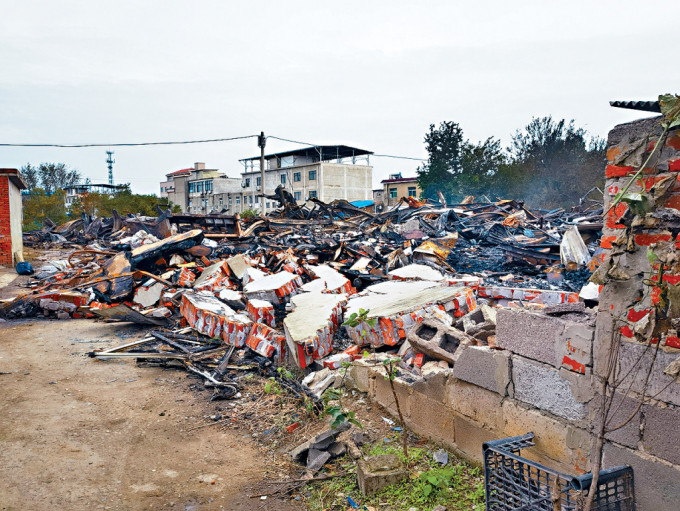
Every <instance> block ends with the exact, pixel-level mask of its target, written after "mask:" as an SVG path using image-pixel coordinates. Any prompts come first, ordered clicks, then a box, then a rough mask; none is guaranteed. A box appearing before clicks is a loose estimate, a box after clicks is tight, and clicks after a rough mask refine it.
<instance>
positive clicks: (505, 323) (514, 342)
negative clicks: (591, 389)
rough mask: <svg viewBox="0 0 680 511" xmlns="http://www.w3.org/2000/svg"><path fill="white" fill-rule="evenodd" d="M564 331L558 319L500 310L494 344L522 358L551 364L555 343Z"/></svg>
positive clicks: (553, 360) (553, 362) (531, 313)
mask: <svg viewBox="0 0 680 511" xmlns="http://www.w3.org/2000/svg"><path fill="white" fill-rule="evenodd" d="M564 329H565V322H564V321H562V320H561V319H558V318H554V317H551V316H545V315H543V314H537V313H534V312H528V311H523V310H513V309H500V310H499V311H498V316H497V324H496V344H497V346H498V347H499V348H503V349H506V350H509V351H511V352H512V353H516V354H518V355H521V356H523V357H526V358H531V359H533V360H538V361H539V362H543V363H546V364H551V365H555V359H556V355H555V340H556V339H558V338H560V336H561V335H562V334H563V332H564ZM561 363H562V361H561V360H560V365H561Z"/></svg>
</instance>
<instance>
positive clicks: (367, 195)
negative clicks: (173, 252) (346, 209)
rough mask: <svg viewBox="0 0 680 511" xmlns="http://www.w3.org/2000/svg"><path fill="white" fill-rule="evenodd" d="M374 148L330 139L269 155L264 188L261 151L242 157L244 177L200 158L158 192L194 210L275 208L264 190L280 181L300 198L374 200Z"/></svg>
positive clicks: (269, 190)
mask: <svg viewBox="0 0 680 511" xmlns="http://www.w3.org/2000/svg"><path fill="white" fill-rule="evenodd" d="M371 154H373V153H372V152H371V151H366V150H363V149H359V148H356V147H349V146H345V145H327V146H314V147H307V148H303V149H297V150H294V151H285V152H280V153H274V154H269V155H266V156H265V158H264V161H265V184H266V188H265V189H264V190H263V188H262V174H261V172H260V157H259V156H254V157H252V158H245V159H243V160H240V161H241V163H242V164H243V167H244V171H243V172H242V173H241V177H240V178H228V177H227V176H226V175H225V174H224V173H222V172H219V171H218V170H214V169H206V168H205V164H204V163H200V162H199V163H196V164H194V167H193V168H188V169H182V170H177V171H174V172H169V173H168V174H166V180H165V181H163V182H162V183H160V193H161V197H164V198H167V199H168V200H170V202H172V203H173V204H177V205H178V206H180V207H181V208H182V211H183V212H185V213H193V214H207V213H224V214H227V215H233V214H236V213H243V212H244V211H246V210H254V211H256V212H257V213H262V212H263V210H264V212H265V213H266V212H269V211H272V210H273V209H275V208H277V207H278V206H279V204H278V202H277V201H276V200H272V199H268V198H263V197H262V196H261V195H262V194H263V193H264V192H265V191H266V193H267V195H272V194H273V193H274V190H275V189H276V188H277V187H278V186H279V185H281V186H283V187H284V188H285V189H286V190H287V191H289V192H290V193H291V195H292V196H293V197H294V198H295V200H296V201H297V202H298V203H299V204H304V202H306V201H307V200H309V199H311V198H317V199H319V200H321V201H324V202H330V201H333V200H336V199H345V200H347V201H349V202H353V201H365V200H372V199H373V192H372V189H371V185H372V180H373V167H372V166H371V165H370V161H369V157H370V155H371Z"/></svg>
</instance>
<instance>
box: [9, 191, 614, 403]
mask: <svg viewBox="0 0 680 511" xmlns="http://www.w3.org/2000/svg"><path fill="white" fill-rule="evenodd" d="M272 198H276V199H277V200H279V202H280V203H281V207H280V208H279V209H278V210H276V211H275V212H273V213H272V214H270V215H269V216H267V217H260V218H256V219H250V220H245V219H240V218H238V216H235V217H228V216H224V215H187V214H181V215H173V214H171V213H170V212H169V211H159V216H158V217H157V218H149V217H135V216H128V217H126V218H122V217H120V216H119V215H117V214H114V216H113V217H112V218H97V217H95V218H90V217H85V216H84V217H83V218H80V219H76V220H72V221H70V222H68V223H66V224H64V225H62V226H55V225H54V224H53V223H52V222H50V221H46V222H45V226H44V227H43V229H42V230H40V231H32V232H28V233H26V234H25V242H26V243H27V244H28V245H33V246H39V247H40V246H42V247H48V246H50V247H53V246H55V245H56V246H60V247H63V248H74V249H75V250H74V251H73V252H71V253H70V254H69V255H68V256H67V257H66V258H65V259H63V260H49V261H47V263H46V264H45V265H43V266H41V267H39V268H37V271H36V274H35V275H34V276H33V277H32V278H31V279H30V280H29V283H28V286H29V288H30V290H29V291H28V292H27V293H26V294H23V295H21V296H19V297H17V298H15V299H13V300H8V301H6V302H5V303H3V304H2V305H1V306H0V314H1V315H2V316H4V317H9V318H12V317H25V316H36V315H37V316H46V317H57V318H68V317H99V318H105V319H106V320H121V321H132V322H135V323H140V324H145V325H149V326H150V327H153V330H152V331H151V332H150V333H149V336H148V337H146V338H144V339H143V340H142V341H138V342H135V343H131V344H128V345H125V346H121V347H119V348H116V349H114V350H108V351H106V352H98V353H95V354H94V356H96V357H99V358H102V357H104V358H110V357H113V356H128V357H136V358H144V359H163V360H166V361H167V360H174V361H175V362H177V361H179V363H181V364H183V365H184V366H185V367H186V368H187V369H188V370H190V371H192V372H195V373H197V374H200V375H201V376H202V377H203V378H204V379H205V380H206V382H207V383H209V384H210V385H213V386H217V387H220V388H222V389H224V388H227V387H230V386H232V387H234V389H233V390H234V393H235V392H236V391H235V386H233V385H231V383H230V381H229V378H228V376H227V374H228V373H227V372H226V368H227V367H229V364H230V361H234V360H236V361H237V363H238V364H246V365H247V364H248V363H252V364H254V365H257V366H262V365H263V364H265V365H268V366H271V367H276V366H285V365H289V366H293V367H295V366H296V367H298V368H300V369H307V371H309V370H315V371H319V370H321V369H323V370H324V371H326V373H323V374H324V375H325V376H324V377H323V378H317V380H318V381H316V380H314V381H310V382H308V384H305V385H303V387H304V390H300V392H303V393H304V392H307V393H308V394H309V395H311V396H314V397H317V398H318V397H319V396H320V392H323V389H324V388H326V387H327V386H328V385H330V384H331V383H330V382H333V381H334V378H333V377H332V371H333V370H335V369H338V368H339V367H341V366H342V365H343V363H347V362H351V361H352V360H354V359H357V358H360V357H361V356H362V353H363V352H364V351H365V350H379V351H397V350H398V354H399V356H400V358H401V368H402V369H403V370H407V371H410V372H412V373H413V374H414V375H415V376H417V375H421V374H422V372H423V369H424V368H427V365H426V364H428V362H429V363H431V364H430V365H432V364H439V365H441V364H446V365H452V364H454V363H455V361H456V359H457V357H458V356H459V354H460V352H461V350H463V349H465V347H466V346H469V345H484V346H485V345H489V346H491V347H493V346H494V343H495V316H496V314H495V311H496V309H495V308H494V306H497V305H502V306H508V305H513V304H521V303H526V302H530V303H533V304H538V305H542V306H552V305H558V304H563V303H572V302H578V301H579V292H580V291H581V288H582V287H583V284H584V281H585V277H587V276H588V275H589V274H590V271H591V270H592V269H594V268H596V267H597V265H598V261H599V260H600V256H599V254H598V247H597V240H598V237H599V231H600V229H601V223H600V222H599V218H600V214H601V208H598V207H597V206H595V207H592V208H586V207H585V206H584V207H581V208H575V209H574V211H572V212H565V211H563V210H554V211H530V210H528V209H527V208H525V207H524V205H523V204H521V203H519V202H516V201H507V200H504V201H499V202H493V203H492V202H482V203H480V202H474V200H473V198H469V200H466V201H464V203H462V204H456V205H453V206H446V205H442V204H433V203H428V202H420V201H416V200H414V199H413V198H409V199H404V200H402V201H401V202H400V203H399V204H397V205H396V206H395V207H394V208H392V209H390V210H388V211H385V212H383V213H379V214H372V213H369V212H367V211H365V210H362V209H359V208H356V207H354V206H352V205H351V204H350V203H348V202H346V201H334V202H332V203H330V204H325V203H323V202H321V201H319V200H312V201H310V202H309V203H307V204H306V205H304V206H298V205H297V204H296V203H295V201H294V200H292V199H291V198H289V197H287V195H286V194H285V193H284V191H283V190H282V189H278V190H277V192H276V193H275V195H274V196H272ZM586 298H587V299H588V300H596V299H597V292H596V291H595V292H594V293H593V292H592V290H591V291H590V292H589V293H588V294H587V296H586ZM235 350H236V352H237V353H236V355H234V352H235ZM329 373H331V374H329ZM317 374H320V373H317ZM319 389H321V390H319Z"/></svg>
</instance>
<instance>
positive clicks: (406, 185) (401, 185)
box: [380, 172, 422, 206]
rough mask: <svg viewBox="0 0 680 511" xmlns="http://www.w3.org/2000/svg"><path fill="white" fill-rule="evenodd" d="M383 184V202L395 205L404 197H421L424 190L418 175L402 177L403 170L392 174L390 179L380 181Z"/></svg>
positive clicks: (387, 204)
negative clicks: (419, 182) (419, 183)
mask: <svg viewBox="0 0 680 511" xmlns="http://www.w3.org/2000/svg"><path fill="white" fill-rule="evenodd" d="M380 183H381V184H382V185H383V193H382V197H383V203H384V204H385V205H386V206H394V205H395V204H396V203H397V202H399V199H401V198H402V197H415V198H416V199H417V198H418V197H420V194H421V193H422V190H421V189H420V186H418V178H417V177H402V176H401V172H398V173H396V174H390V177H389V179H383V180H382V181H381V182H380Z"/></svg>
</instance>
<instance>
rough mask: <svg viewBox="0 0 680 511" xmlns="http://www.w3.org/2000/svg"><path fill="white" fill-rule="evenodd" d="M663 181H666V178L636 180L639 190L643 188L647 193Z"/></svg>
mask: <svg viewBox="0 0 680 511" xmlns="http://www.w3.org/2000/svg"><path fill="white" fill-rule="evenodd" d="M664 179H667V176H654V177H645V178H641V179H638V180H637V182H638V184H639V185H640V188H642V187H644V189H645V191H646V192H649V191H650V190H651V189H652V186H654V185H655V184H657V183H659V182H661V181H663V180H664Z"/></svg>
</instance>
